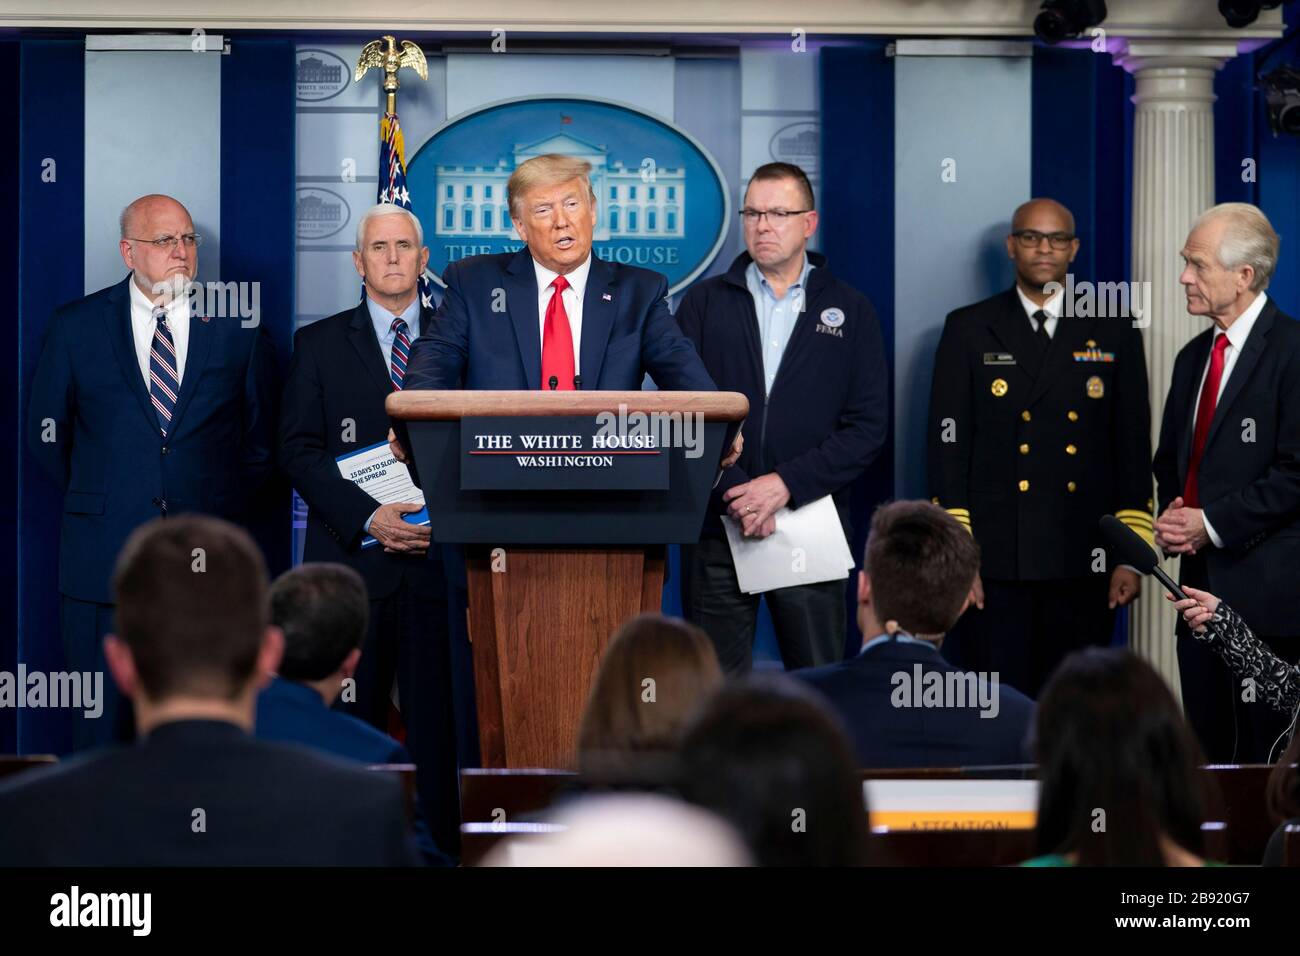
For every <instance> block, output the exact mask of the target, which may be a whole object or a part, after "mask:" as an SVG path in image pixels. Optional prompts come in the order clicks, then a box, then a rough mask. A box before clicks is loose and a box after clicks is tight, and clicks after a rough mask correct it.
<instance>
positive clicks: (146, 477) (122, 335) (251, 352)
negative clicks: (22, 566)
mask: <svg viewBox="0 0 1300 956" xmlns="http://www.w3.org/2000/svg"><path fill="white" fill-rule="evenodd" d="M130 281H131V278H130V276H128V277H127V278H126V279H125V280H123V281H122V282H119V283H118V284H117V285H115V286H110V287H109V288H107V289H101V290H100V291H99V292H96V293H94V294H92V295H89V296H87V297H86V298H84V299H79V300H78V301H76V302H72V303H70V304H68V305H65V306H62V307H61V308H59V309H58V310H57V311H56V312H55V313H54V316H53V317H52V318H51V319H50V325H49V328H48V329H47V331H46V337H45V346H44V348H43V350H42V351H41V357H40V360H39V361H38V363H37V366H36V374H35V377H34V379H33V381H32V394H31V404H30V407H29V410H28V417H27V438H28V444H29V446H30V448H31V452H32V455H33V457H34V458H36V460H37V461H39V462H40V463H41V465H42V466H43V467H44V468H45V469H46V471H48V472H49V473H50V474H51V475H52V476H53V477H54V479H55V481H57V482H58V483H59V487H60V488H62V489H63V491H64V497H63V528H62V532H61V535H60V539H59V590H60V591H61V592H62V593H63V594H65V595H67V596H68V597H72V598H77V599H79V600H83V601H97V602H99V603H102V604H110V603H112V596H111V583H110V577H111V575H112V569H113V563H114V561H116V559H117V554H118V552H119V551H120V550H121V548H122V545H123V543H124V542H125V541H126V538H127V536H128V535H130V533H131V532H132V531H133V530H134V529H135V528H136V527H138V526H139V525H141V524H143V523H144V522H146V521H148V520H149V519H151V518H156V517H158V516H159V515H160V514H172V515H174V514H176V513H177V512H182V511H201V512H205V513H207V514H212V515H216V516H218V517H222V518H227V519H234V520H238V519H239V517H240V516H241V515H242V514H243V513H244V511H245V509H246V506H247V504H248V502H249V500H250V499H251V498H252V496H253V495H254V493H255V492H256V491H257V489H258V488H259V487H260V486H261V484H262V482H263V481H264V480H265V478H266V477H267V475H269V474H270V471H271V450H272V447H273V443H274V438H275V422H274V415H275V411H274V406H275V395H274V388H275V384H274V381H273V379H274V359H273V352H272V349H271V345H270V341H269V339H268V338H267V336H266V333H265V331H264V330H262V329H261V328H243V327H242V326H241V325H240V320H239V319H238V318H209V319H202V318H199V317H197V316H195V317H192V318H191V319H190V336H189V347H188V352H187V353H186V359H185V370H184V372H183V373H182V379H181V390H180V394H179V396H178V401H177V404H176V412H175V415H174V416H173V420H172V427H171V431H170V434H169V435H168V436H167V437H166V438H163V436H162V432H161V431H160V430H159V428H158V418H157V415H156V413H155V412H154V410H153V407H152V405H151V404H150V401H149V393H148V391H147V389H146V388H145V384H144V377H143V376H142V375H141V374H140V365H139V362H138V361H137V359H136V352H135V343H134V340H133V339H132V335H131V314H130V308H131V297H130V290H129V287H128V286H127V283H128V282H130ZM51 424H52V426H53V436H54V440H53V441H47V440H45V439H46V438H47V437H48V436H49V431H50V429H49V426H50V425H51Z"/></svg>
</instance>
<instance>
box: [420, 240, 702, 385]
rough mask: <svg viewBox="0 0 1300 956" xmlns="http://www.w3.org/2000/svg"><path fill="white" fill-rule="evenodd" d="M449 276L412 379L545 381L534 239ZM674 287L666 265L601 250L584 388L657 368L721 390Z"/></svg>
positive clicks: (674, 380) (657, 374)
mask: <svg viewBox="0 0 1300 956" xmlns="http://www.w3.org/2000/svg"><path fill="white" fill-rule="evenodd" d="M442 278H443V282H444V283H446V286H447V289H446V294H445V296H444V297H443V300H442V305H440V306H439V307H438V311H437V313H436V314H435V315H434V319H433V322H432V323H431V324H430V327H429V329H428V330H427V331H426V332H425V333H424V334H423V335H421V336H420V338H419V339H417V340H416V342H415V344H414V345H413V346H412V347H411V358H410V362H408V363H407V367H406V379H405V382H404V387H405V388H407V389H413V388H467V389H509V390H520V389H540V388H541V387H542V343H541V333H540V331H539V330H540V328H541V325H540V322H541V319H540V317H539V315H538V313H537V294H538V290H537V274H536V272H535V271H534V270H533V259H532V255H531V254H530V253H529V251H528V247H527V246H525V247H524V248H522V249H520V250H519V251H518V252H503V253H500V254H497V255H486V256H470V257H469V258H466V259H461V260H459V261H457V262H453V263H452V264H451V265H449V266H447V269H446V271H445V272H444V273H443V276H442ZM667 295H668V280H667V279H665V278H664V277H663V276H661V275H660V274H659V273H657V272H651V271H650V270H648V269H639V268H636V267H635V266H625V265H619V264H616V263H610V262H606V261H605V260H603V259H601V258H599V257H598V256H596V255H595V254H594V253H593V254H592V259H591V271H590V272H589V273H588V275H587V288H586V290H585V291H584V293H583V299H582V345H581V355H580V361H579V363H578V366H579V367H578V374H579V375H580V376H581V377H582V387H583V389H584V390H602V391H604V390H632V389H639V388H640V387H641V382H642V380H643V379H644V378H645V375H646V373H647V372H648V373H649V374H650V377H651V378H653V379H654V381H655V384H656V385H658V386H659V387H660V388H662V389H671V390H677V391H692V390H694V391H714V390H715V388H716V386H715V385H714V384H713V380H712V379H711V378H710V377H709V373H708V372H707V371H705V369H704V363H703V362H702V361H701V360H700V357H699V355H698V354H697V353H696V351H695V347H694V346H693V345H692V344H691V342H690V340H688V339H687V338H686V336H684V335H683V334H682V331H681V329H680V328H678V326H677V322H676V321H675V320H674V319H673V317H672V314H671V313H670V312H669V311H668V303H667V301H666V300H665V296H667ZM503 297H504V298H503Z"/></svg>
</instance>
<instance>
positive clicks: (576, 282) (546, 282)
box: [533, 253, 596, 388]
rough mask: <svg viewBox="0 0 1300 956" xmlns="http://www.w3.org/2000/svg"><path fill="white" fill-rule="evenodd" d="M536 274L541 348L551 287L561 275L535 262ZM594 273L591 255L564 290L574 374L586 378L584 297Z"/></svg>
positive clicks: (552, 292)
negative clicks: (589, 279) (584, 362)
mask: <svg viewBox="0 0 1300 956" xmlns="http://www.w3.org/2000/svg"><path fill="white" fill-rule="evenodd" d="M533 270H534V271H535V272H536V273H537V341H538V343H539V344H540V343H541V342H543V341H545V334H546V307H547V306H548V305H550V304H551V296H553V295H554V294H555V290H554V289H552V288H551V283H552V282H554V281H555V277H556V276H557V275H559V273H558V272H552V271H551V270H550V269H548V268H546V266H544V265H542V264H541V263H540V262H538V261H537V260H536V259H534V260H533ZM590 272H591V253H588V254H587V258H586V259H585V260H584V261H583V263H582V265H580V266H578V268H576V269H574V270H573V271H572V272H570V273H568V274H567V275H565V277H564V278H565V279H567V280H568V282H569V287H568V288H567V289H565V290H564V295H563V297H562V299H561V301H562V302H563V303H564V311H565V312H566V313H567V314H568V316H569V328H570V329H571V330H572V332H573V373H574V374H575V375H581V374H582V297H583V294H584V293H585V292H586V291H587V274H588V273H590ZM590 385H591V387H592V388H595V387H596V383H595V382H591V383H590Z"/></svg>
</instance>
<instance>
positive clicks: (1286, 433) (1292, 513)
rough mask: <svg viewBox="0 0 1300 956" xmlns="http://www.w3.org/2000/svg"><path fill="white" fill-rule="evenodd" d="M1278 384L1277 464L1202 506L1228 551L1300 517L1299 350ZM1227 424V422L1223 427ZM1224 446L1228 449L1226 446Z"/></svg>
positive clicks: (1227, 425)
mask: <svg viewBox="0 0 1300 956" xmlns="http://www.w3.org/2000/svg"><path fill="white" fill-rule="evenodd" d="M1279 386H1280V394H1279V395H1278V396H1277V401H1276V404H1275V405H1274V407H1275V408H1276V409H1277V415H1278V423H1277V445H1276V448H1275V451H1274V455H1273V461H1272V462H1271V463H1270V464H1269V466H1268V468H1267V470H1265V472H1264V473H1263V474H1262V475H1260V476H1259V477H1258V478H1256V479H1255V480H1254V481H1252V482H1251V483H1250V484H1248V485H1246V486H1245V487H1243V488H1240V489H1238V490H1237V491H1235V492H1233V493H1232V494H1230V495H1228V496H1226V497H1223V498H1220V499H1218V500H1217V501H1212V502H1210V503H1209V504H1206V505H1205V506H1204V508H1205V515H1206V517H1207V518H1209V520H1210V524H1212V525H1214V530H1215V531H1216V532H1217V533H1218V535H1219V537H1220V538H1221V539H1222V540H1223V546H1224V548H1225V549H1231V548H1238V547H1241V546H1242V545H1244V544H1245V543H1246V542H1247V541H1248V540H1250V539H1251V538H1253V537H1254V536H1255V535H1257V534H1267V533H1269V532H1271V531H1275V530H1277V528H1278V527H1280V526H1281V525H1284V524H1288V523H1290V522H1291V521H1294V520H1295V517H1296V515H1297V513H1300V354H1298V353H1297V351H1296V350H1293V351H1292V353H1291V355H1290V357H1289V359H1288V361H1287V363H1286V365H1285V367H1284V368H1283V370H1282V373H1281V379H1280V382H1279ZM1229 425H1230V423H1228V422H1224V427H1225V428H1226V427H1229ZM1236 427H1238V428H1239V427H1240V425H1238V426H1236ZM1223 444H1224V446H1225V447H1224V450H1225V451H1226V450H1227V443H1226V442H1225V443H1223Z"/></svg>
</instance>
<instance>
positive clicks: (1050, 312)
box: [1016, 282, 1065, 339]
mask: <svg viewBox="0 0 1300 956" xmlns="http://www.w3.org/2000/svg"><path fill="white" fill-rule="evenodd" d="M1016 295H1018V296H1020V304H1021V305H1022V306H1023V307H1024V310H1025V315H1027V316H1029V331H1031V332H1034V333H1035V334H1036V333H1037V332H1038V320H1037V319H1035V318H1034V313H1035V312H1037V311H1038V310H1039V309H1042V310H1043V311H1044V312H1046V313H1047V321H1046V322H1044V323H1043V328H1045V329H1047V337H1048V338H1049V339H1050V338H1051V337H1052V336H1053V335H1055V334H1056V320H1057V319H1059V318H1060V317H1061V300H1062V299H1064V298H1065V290H1064V289H1062V290H1061V291H1059V292H1057V293H1056V295H1054V296H1052V297H1051V298H1050V299H1048V300H1047V301H1046V302H1044V303H1043V304H1042V305H1039V304H1038V303H1037V302H1035V301H1034V300H1033V299H1031V298H1029V296H1027V295H1025V290H1024V289H1022V288H1020V283H1019V282H1017V283H1016Z"/></svg>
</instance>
